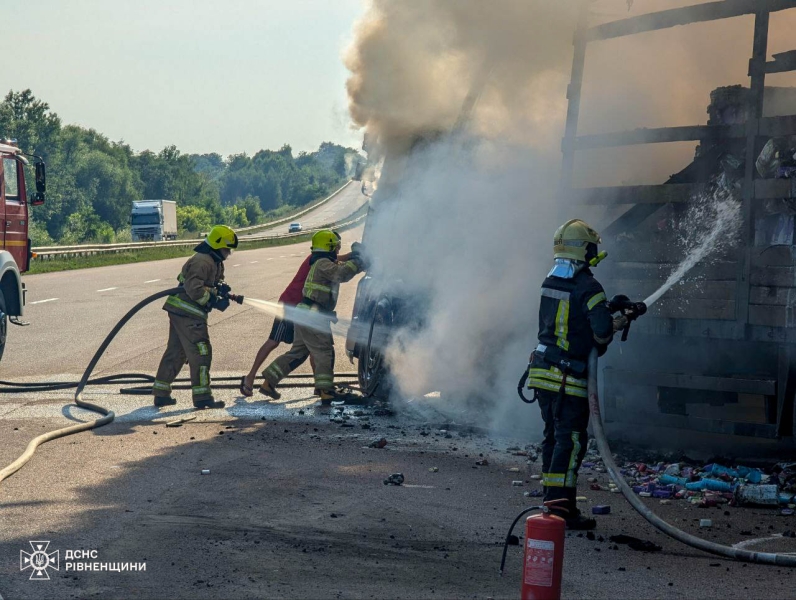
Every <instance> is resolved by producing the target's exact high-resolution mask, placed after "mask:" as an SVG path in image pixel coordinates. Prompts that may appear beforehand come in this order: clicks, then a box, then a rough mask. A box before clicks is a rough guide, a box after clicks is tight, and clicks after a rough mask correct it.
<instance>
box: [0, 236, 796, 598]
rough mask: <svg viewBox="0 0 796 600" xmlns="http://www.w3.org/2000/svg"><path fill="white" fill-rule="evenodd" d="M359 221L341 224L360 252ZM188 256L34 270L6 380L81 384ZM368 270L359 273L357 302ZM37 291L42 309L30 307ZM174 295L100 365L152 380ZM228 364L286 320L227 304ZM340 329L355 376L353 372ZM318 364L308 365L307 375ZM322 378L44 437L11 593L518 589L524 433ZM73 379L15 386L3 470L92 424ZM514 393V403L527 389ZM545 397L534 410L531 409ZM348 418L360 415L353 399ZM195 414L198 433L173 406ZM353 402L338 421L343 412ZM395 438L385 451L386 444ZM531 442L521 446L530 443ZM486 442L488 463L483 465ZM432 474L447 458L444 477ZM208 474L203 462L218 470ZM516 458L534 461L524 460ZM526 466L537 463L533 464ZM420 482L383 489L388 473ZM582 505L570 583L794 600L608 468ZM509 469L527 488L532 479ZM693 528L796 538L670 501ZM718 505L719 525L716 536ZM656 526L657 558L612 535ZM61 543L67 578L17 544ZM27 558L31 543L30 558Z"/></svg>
mask: <svg viewBox="0 0 796 600" xmlns="http://www.w3.org/2000/svg"><path fill="white" fill-rule="evenodd" d="M359 234H360V231H358V230H353V231H350V232H345V233H344V236H343V237H344V245H348V244H350V243H351V242H353V241H354V240H356V239H358V235H359ZM308 250H309V248H308V245H307V244H302V245H297V246H285V247H280V248H265V249H260V250H251V251H244V252H236V253H235V254H233V255H232V257H231V258H230V259H229V261H228V263H227V264H228V276H227V279H228V280H229V282H230V283H231V284H232V285H233V287H234V288H235V291H236V292H239V293H242V294H245V295H248V296H251V297H257V298H262V299H266V300H269V299H276V298H277V297H278V295H279V294H280V292H281V291H282V289H283V288H284V286H285V285H286V284H287V282H288V281H289V280H290V279H291V278H292V276H293V274H294V272H295V270H296V269H297V267H298V265H299V264H300V262H301V260H302V259H303V258H304V257H305V256H306V254H307V252H308ZM183 260H184V259H174V260H167V261H159V262H153V263H146V264H133V265H123V266H116V267H103V268H97V269H90V270H84V271H70V272H64V273H51V274H44V275H37V276H31V277H29V278H27V284H28V287H29V289H30V296H29V300H30V302H31V305H30V306H29V308H28V311H27V315H26V318H27V319H28V320H29V321H31V323H32V325H31V326H30V327H28V328H25V329H20V328H13V329H12V330H11V336H10V340H9V342H8V347H7V349H6V355H5V357H4V358H3V361H2V363H0V377H1V378H2V379H17V380H19V379H28V380H41V379H50V378H53V379H76V378H77V377H78V376H79V375H80V374H81V373H82V371H83V369H84V367H85V365H86V363H87V362H88V360H89V359H90V357H91V355H92V354H93V353H94V351H95V349H96V348H97V347H98V346H99V344H100V343H101V341H102V339H103V338H104V336H105V335H106V333H107V332H108V331H109V330H110V329H111V328H112V327H113V325H114V324H115V323H116V321H117V320H118V319H119V318H120V317H121V316H122V315H123V314H124V313H125V312H126V311H127V310H128V309H129V308H130V307H131V306H132V305H134V304H135V303H137V302H138V301H140V300H141V299H143V298H144V297H146V296H147V295H149V294H151V293H153V292H155V291H157V290H160V289H164V288H167V287H170V286H172V285H173V283H174V282H175V277H176V274H177V273H178V271H179V268H180V266H181V264H182V262H183ZM355 285H356V283H355V282H352V283H350V284H347V285H345V286H343V288H342V292H341V299H340V304H339V309H340V310H339V312H340V314H341V316H347V315H350V311H351V307H352V303H353V294H354V291H355ZM34 303H35V304H34ZM161 303H162V301H158V303H157V304H156V305H154V306H152V307H150V308H147V309H145V310H144V311H143V312H142V313H141V314H140V315H139V316H137V317H136V318H135V319H134V320H133V321H132V322H131V323H130V324H129V326H128V327H127V328H126V329H125V330H124V331H123V333H122V334H121V335H120V336H119V338H118V339H117V341H116V342H114V344H113V345H112V346H111V347H110V348H109V350H108V353H107V355H106V356H105V358H103V360H102V362H101V363H100V365H99V369H98V373H100V374H109V373H117V372H144V373H153V372H154V369H155V368H156V366H157V363H158V361H159V359H160V355H161V353H162V351H163V348H164V345H165V342H166V327H167V318H166V315H165V314H164V313H163V311H161V310H160V305H161ZM210 324H211V336H212V341H213V345H214V370H213V373H214V375H216V376H223V375H239V374H241V373H242V372H244V371H245V370H248V368H249V364H250V361H251V359H252V357H253V356H254V353H255V352H256V350H257V347H258V346H259V344H260V343H262V341H264V339H265V338H266V336H267V335H268V332H269V331H270V327H271V318H270V317H269V316H267V315H265V314H262V313H260V312H258V311H256V310H254V309H251V308H248V307H239V306H237V305H234V306H232V307H231V308H230V309H229V310H228V311H227V312H226V313H224V314H217V313H214V314H212V315H211V317H210ZM342 345H343V340H341V339H340V340H337V348H338V357H339V359H338V368H337V370H338V371H345V370H352V367H350V366H349V365H348V364H347V360H345V358H344V355H343V348H342ZM307 368H308V367H307V366H305V367H304V368H303V369H304V372H306V369H307ZM310 392H311V390H309V389H289V390H285V392H284V394H283V399H282V400H281V401H279V402H270V401H265V400H264V399H262V398H258V397H255V398H252V399H244V398H242V397H239V395H238V394H237V393H236V392H235V391H234V390H218V391H217V392H216V395H217V397H218V398H220V399H223V400H225V401H226V402H227V407H226V408H224V409H221V410H213V411H202V412H200V413H194V412H193V411H192V410H191V405H190V392H188V391H179V392H177V393H176V396H177V398H178V399H179V400H180V403H179V404H178V405H177V406H175V407H170V408H169V409H164V410H161V411H157V410H155V408H154V407H152V406H151V404H150V399H149V398H148V397H141V396H124V395H119V394H118V389H116V388H114V387H113V386H107V387H105V388H99V389H91V390H90V391H89V392H88V393H87V399H89V400H91V401H95V402H98V403H100V404H102V405H104V406H108V407H109V408H111V409H113V410H114V411H115V412H116V413H117V415H118V416H117V419H116V421H115V422H114V423H112V424H111V425H109V426H107V427H104V428H101V429H98V430H95V431H92V432H88V433H82V434H78V435H77V436H72V437H69V438H64V439H60V440H56V441H54V442H51V443H48V444H46V445H44V446H42V447H41V448H40V449H39V451H38V452H37V454H36V456H35V457H34V459H33V460H32V461H31V462H30V463H29V464H28V465H27V466H25V467H24V468H23V469H22V470H21V471H20V472H19V473H17V474H16V475H14V476H13V477H12V478H10V479H9V480H7V481H5V482H3V483H1V484H0V596H2V597H4V598H5V599H6V600H11V599H12V598H22V599H26V598H31V599H34V598H35V599H40V598H41V599H44V598H67V597H80V598H85V597H102V598H230V597H235V598H272V597H284V598H349V597H350V598H465V597H466V598H490V597H491V598H511V597H517V596H518V594H519V584H520V569H521V555H520V550H519V549H518V548H511V549H510V553H509V561H508V563H507V570H506V575H505V576H504V577H503V578H502V579H501V578H499V577H498V576H497V567H498V564H499V561H500V551H501V543H502V540H503V538H504V536H505V532H506V529H507V528H508V525H509V524H510V523H511V521H512V519H513V518H514V517H515V516H516V514H517V513H518V512H519V511H520V509H521V508H523V507H525V506H527V505H529V504H532V503H535V502H536V500H535V499H531V498H525V497H523V492H525V491H531V490H535V489H538V487H539V484H538V481H537V480H535V479H532V477H531V476H532V475H538V473H539V464H538V462H534V463H530V464H526V458H525V457H524V456H517V455H514V454H512V453H509V452H507V451H506V448H507V447H508V446H510V445H513V444H517V443H518V440H501V439H488V438H486V437H479V436H474V435H470V434H469V433H468V430H467V429H466V428H464V427H457V426H455V425H454V426H450V425H448V426H447V429H448V430H449V433H441V432H440V431H439V429H440V428H441V427H442V425H443V424H446V423H447V422H448V421H449V420H450V418H449V416H446V415H443V414H441V413H439V412H438V410H437V409H436V407H435V403H434V400H433V398H430V399H414V400H397V401H396V402H395V403H394V404H393V406H392V408H393V410H394V412H395V414H389V413H388V414H384V413H382V412H380V411H378V410H375V409H374V407H369V406H366V407H361V408H359V407H346V408H342V407H338V408H322V407H320V406H319V405H318V403H317V401H316V399H315V398H314V397H313V396H311V393H310ZM70 400H71V394H70V393H68V392H57V393H47V394H10V395H3V396H0V466H5V465H6V464H8V463H10V462H11V461H12V460H14V459H15V458H16V457H17V456H18V455H19V454H20V453H21V452H22V450H23V449H24V448H25V446H26V444H27V443H28V441H29V440H30V439H31V438H32V437H34V436H36V435H38V434H39V433H41V432H44V431H49V430H53V429H56V428H58V427H63V426H64V425H66V424H68V423H70V422H73V421H75V420H83V419H86V418H92V416H91V415H90V414H89V413H87V412H86V411H83V410H81V409H77V408H75V407H74V406H71V407H70V406H69V403H70ZM512 401H514V400H513V399H512ZM529 410H532V409H529ZM340 411H344V412H345V415H346V417H348V419H347V420H342V422H340V421H341V418H340V417H339V415H338V413H339V412H340ZM184 416H197V419H196V420H195V421H193V422H190V423H187V424H185V425H184V426H182V427H180V428H166V427H164V423H163V422H164V421H165V420H167V419H171V418H175V417H184ZM335 417H337V422H330V419H333V418H335ZM381 437H384V438H385V439H386V440H387V441H388V444H387V447H386V448H384V449H374V448H370V447H368V446H369V444H370V443H371V442H372V441H373V440H374V439H378V438H381ZM530 441H538V440H520V441H519V445H524V444H526V443H527V442H530ZM481 455H483V457H485V458H487V459H488V461H489V465H488V466H476V464H475V462H476V460H479V459H480V458H481V457H482V456H481ZM435 468H436V470H434V469H435ZM205 469H207V470H209V471H210V473H209V474H208V475H202V474H201V472H202V470H205ZM510 469H518V470H519V471H518V472H514V471H511V470H510ZM526 469H527V470H526ZM395 472H401V473H403V474H404V475H405V476H406V482H405V484H404V485H403V486H400V487H395V486H385V485H383V483H382V481H383V479H384V478H385V477H386V476H388V475H389V474H391V473H395ZM582 475H583V476H582V478H581V482H582V484H581V491H580V493H581V494H583V495H584V496H586V498H587V500H586V502H584V503H583V505H582V508H583V510H585V511H587V512H588V511H589V509H590V507H591V506H592V505H595V504H609V505H611V507H612V509H611V514H610V515H608V516H605V517H599V523H600V525H599V530H598V532H597V535H598V536H602V537H596V538H595V539H593V540H592V539H588V538H587V537H585V536H579V535H578V534H570V535H569V537H568V539H567V542H566V555H565V567H564V584H563V591H564V597H565V598H591V597H594V598H676V597H677V598H679V597H689V598H719V597H721V598H743V599H748V598H762V597H765V598H789V597H793V590H794V589H796V587H794V586H796V577H795V576H794V574H793V573H792V572H790V571H787V570H785V569H777V568H771V567H761V566H754V565H748V566H744V565H741V564H738V563H732V562H730V561H725V560H722V559H717V558H715V557H713V556H710V555H707V554H704V553H701V552H697V551H695V550H691V549H690V548H687V547H685V546H683V545H681V544H679V543H677V542H675V541H673V540H669V539H667V538H665V537H664V536H663V535H662V534H659V533H657V532H656V531H655V530H653V529H652V528H651V527H650V526H649V525H647V524H646V523H645V522H644V521H643V520H642V519H641V518H640V517H639V516H638V515H636V514H635V513H634V512H633V511H632V509H630V507H629V506H628V505H627V504H626V503H625V502H624V501H623V500H622V499H621V498H620V497H619V496H618V495H615V494H610V493H608V492H595V491H591V490H590V489H589V484H588V482H587V481H586V480H587V478H588V477H592V476H595V477H597V478H598V479H601V480H602V481H603V483H605V475H603V474H599V473H592V472H588V471H586V472H584V473H583V474H582ZM513 480H521V481H523V485H522V486H521V487H514V486H513V485H512V481H513ZM654 508H655V510H656V511H660V512H662V513H663V515H664V517H665V518H666V519H667V520H669V521H670V522H673V523H675V524H676V525H677V526H680V527H683V528H685V529H686V530H687V531H690V532H691V533H696V534H699V535H706V536H707V537H708V539H712V540H714V541H719V542H722V543H725V544H737V543H744V544H747V545H748V547H749V548H750V549H756V550H761V551H786V552H794V551H796V539H791V538H789V537H782V535H781V534H782V533H783V532H784V531H786V530H796V521H794V518H795V517H781V516H779V514H778V512H777V511H767V510H764V509H760V510H756V509H727V508H726V507H722V508H719V509H697V508H694V507H692V506H691V505H689V504H687V503H683V502H676V503H673V504H672V505H670V506H660V505H658V504H657V503H656V504H655V506H654ZM700 518H711V519H712V520H713V527H712V528H711V529H709V530H703V529H699V523H698V522H699V519H700ZM619 533H623V534H629V535H634V536H637V537H640V538H643V539H648V540H653V541H654V542H655V543H657V544H660V545H661V546H662V547H663V549H662V551H661V552H657V553H651V554H647V553H641V552H635V551H632V550H630V549H628V548H627V547H626V546H615V545H613V544H611V543H610V542H609V541H608V539H607V538H608V537H609V536H610V535H615V534H619ZM37 540H46V541H49V542H50V544H51V545H50V546H49V547H48V551H50V552H54V551H55V550H58V551H59V561H60V562H59V565H58V566H59V570H57V571H56V570H55V569H54V566H55V565H52V566H51V567H50V568H49V569H48V574H49V575H50V577H51V578H50V580H49V581H30V579H29V578H30V574H31V570H30V569H26V570H24V571H21V570H20V567H21V566H24V563H23V565H20V551H25V552H28V553H30V552H32V548H31V546H30V542H31V541H37ZM67 550H69V551H71V550H87V551H89V552H90V551H91V550H96V552H97V554H96V558H92V559H91V560H90V561H89V562H99V563H108V562H109V563H128V562H132V563H136V564H137V563H143V562H146V564H147V569H146V571H145V572H138V571H137V572H129V571H128V572H109V571H98V572H94V571H91V572H85V571H83V572H75V571H72V570H70V571H67V570H66V568H67V565H66V562H67V559H66V552H67ZM23 559H24V555H23Z"/></svg>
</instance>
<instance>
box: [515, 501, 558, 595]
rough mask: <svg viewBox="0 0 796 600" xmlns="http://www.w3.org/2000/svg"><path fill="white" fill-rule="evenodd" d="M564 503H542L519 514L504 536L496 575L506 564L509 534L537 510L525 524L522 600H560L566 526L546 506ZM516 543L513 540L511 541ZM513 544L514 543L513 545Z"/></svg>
mask: <svg viewBox="0 0 796 600" xmlns="http://www.w3.org/2000/svg"><path fill="white" fill-rule="evenodd" d="M559 502H566V501H565V500H553V501H551V502H545V504H544V506H534V507H532V508H527V509H525V510H524V511H522V512H521V513H520V514H519V515H518V516H517V518H516V519H514V523H512V525H511V528H510V529H509V532H508V535H506V543H505V545H504V546H503V560H502V561H501V563H500V574H501V575H502V574H503V567H504V566H505V564H506V552H507V551H508V546H509V541H510V539H511V538H512V535H511V533H512V531H514V527H515V526H516V525H517V523H518V522H519V520H520V519H521V518H522V517H523V516H524V515H526V514H527V513H529V512H531V511H535V510H541V511H542V512H541V514H537V515H533V516H532V517H528V518H527V519H526V520H525V542H524V545H523V560H522V589H521V592H520V598H521V599H522V600H559V599H560V598H561V572H562V569H563V566H564V537H565V536H564V532H565V530H566V523H565V522H564V519H562V518H561V517H557V516H555V515H552V514H550V508H549V506H550V505H551V504H556V503H559ZM515 539H516V538H515ZM515 543H516V542H515Z"/></svg>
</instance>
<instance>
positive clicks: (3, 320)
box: [0, 292, 8, 359]
mask: <svg viewBox="0 0 796 600" xmlns="http://www.w3.org/2000/svg"><path fill="white" fill-rule="evenodd" d="M0 313H2V315H3V316H2V317H0V359H2V358H3V352H5V349H6V336H7V335H8V315H7V314H6V299H5V296H3V292H0Z"/></svg>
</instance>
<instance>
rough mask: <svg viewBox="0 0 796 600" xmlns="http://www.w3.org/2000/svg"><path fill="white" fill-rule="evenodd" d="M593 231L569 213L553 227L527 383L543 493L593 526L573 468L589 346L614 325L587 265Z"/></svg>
mask: <svg viewBox="0 0 796 600" xmlns="http://www.w3.org/2000/svg"><path fill="white" fill-rule="evenodd" d="M600 242H601V239H600V236H599V234H598V233H597V232H596V231H595V230H594V229H592V228H591V227H590V226H589V225H588V224H587V223H585V222H583V221H581V220H578V219H573V220H571V221H568V222H566V223H565V224H564V225H562V226H561V227H559V228H558V230H557V231H556V233H555V236H554V240H553V244H554V253H555V264H554V266H553V269H552V270H551V271H550V273H549V274H548V276H547V279H545V280H544V283H543V284H542V298H541V302H540V304H539V344H538V346H537V347H536V349H535V350H534V352H533V353H532V354H531V360H530V365H529V372H528V378H527V381H528V387H529V388H531V389H533V390H534V397H535V399H536V400H537V401H538V402H539V408H540V409H541V411H542V419H543V420H544V424H545V427H544V441H543V442H542V484H543V485H544V491H545V500H559V499H566V503H565V505H564V507H563V508H565V509H566V512H564V513H563V514H562V516H563V517H564V519H565V520H566V523H567V527H568V528H570V529H593V528H594V527H595V526H596V522H595V520H594V519H592V518H586V517H584V516H582V515H581V514H580V511H578V508H577V505H576V502H575V498H576V494H577V483H578V470H579V469H580V464H581V462H582V461H583V456H584V455H585V454H586V446H587V442H588V437H587V433H586V428H587V427H588V424H589V402H588V392H587V364H588V356H589V352H590V351H591V349H592V348H593V347H595V346H596V347H597V348H598V349H599V350H600V353H602V352H605V349H606V348H607V346H608V344H609V343H610V342H611V340H612V339H613V333H614V330H615V328H616V327H621V326H624V324H622V323H618V324H615V323H614V320H613V318H612V316H611V311H610V310H609V307H608V301H607V299H606V296H605V292H604V291H603V287H602V285H600V283H599V282H598V281H597V280H596V279H595V278H594V276H593V275H592V272H591V270H590V269H589V267H590V266H596V264H597V263H598V262H599V261H600V260H601V259H602V258H604V256H605V255H604V254H598V249H597V245H598V244H599V243H600Z"/></svg>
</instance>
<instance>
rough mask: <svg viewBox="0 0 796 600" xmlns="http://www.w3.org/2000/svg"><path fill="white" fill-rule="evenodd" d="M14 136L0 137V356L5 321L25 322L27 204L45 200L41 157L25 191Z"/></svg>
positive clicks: (28, 256)
mask: <svg viewBox="0 0 796 600" xmlns="http://www.w3.org/2000/svg"><path fill="white" fill-rule="evenodd" d="M26 156H30V155H26V154H25V153H23V152H22V151H21V150H20V149H19V148H18V147H17V145H16V142H15V141H13V140H0V210H2V215H0V218H1V219H2V225H3V226H2V228H0V247H2V249H1V250H0V358H2V356H3V352H4V351H5V346H6V336H7V334H8V323H9V322H10V323H12V324H14V325H27V323H26V322H24V321H22V320H21V318H20V317H22V314H23V312H24V310H25V284H24V283H22V273H24V272H26V271H27V270H28V269H29V267H30V260H31V258H32V257H33V254H32V252H31V247H30V238H29V237H28V224H29V220H28V217H29V215H28V213H29V209H28V206H29V205H31V206H38V205H41V204H44V196H45V192H46V189H47V185H46V171H45V165H44V161H43V160H42V159H41V158H40V157H38V156H33V158H34V159H35V164H34V170H35V174H36V175H35V184H36V191H35V192H33V193H31V194H28V188H27V184H26V182H25V170H26V167H28V166H29V165H30V162H29V161H28V159H27V158H26Z"/></svg>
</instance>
